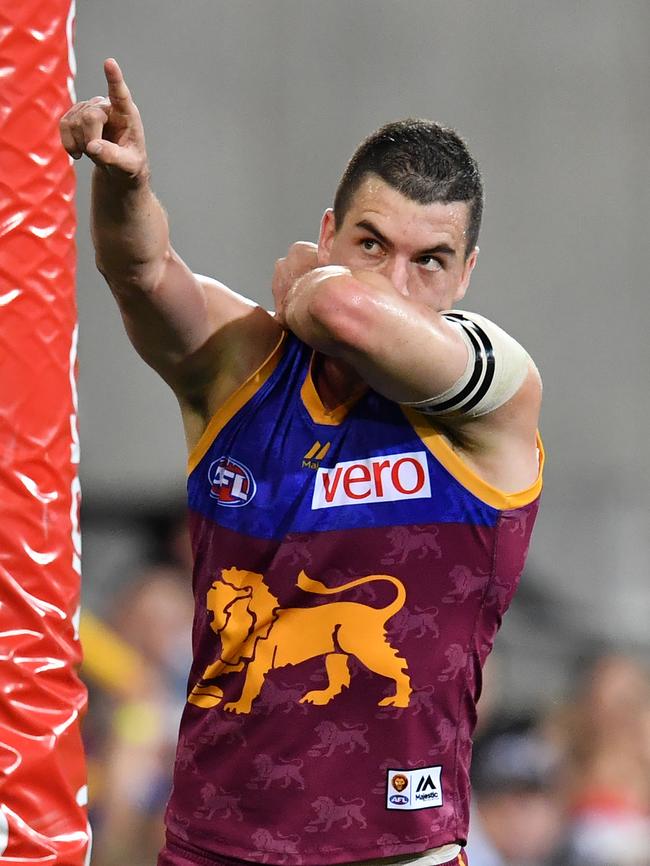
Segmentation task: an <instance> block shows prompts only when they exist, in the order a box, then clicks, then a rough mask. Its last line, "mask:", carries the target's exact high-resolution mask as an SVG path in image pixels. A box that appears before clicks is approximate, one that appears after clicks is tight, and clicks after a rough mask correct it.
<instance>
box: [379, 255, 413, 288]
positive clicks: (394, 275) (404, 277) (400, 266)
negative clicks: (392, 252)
mask: <svg viewBox="0 0 650 866" xmlns="http://www.w3.org/2000/svg"><path fill="white" fill-rule="evenodd" d="M384 274H385V276H386V277H388V279H389V280H390V281H391V283H392V284H393V285H394V286H395V288H396V289H397V291H398V292H399V293H400V295H405V296H407V295H408V293H409V290H408V281H409V261H408V259H406V258H403V257H402V256H390V257H389V258H388V259H387V261H386V268H385V271H384Z"/></svg>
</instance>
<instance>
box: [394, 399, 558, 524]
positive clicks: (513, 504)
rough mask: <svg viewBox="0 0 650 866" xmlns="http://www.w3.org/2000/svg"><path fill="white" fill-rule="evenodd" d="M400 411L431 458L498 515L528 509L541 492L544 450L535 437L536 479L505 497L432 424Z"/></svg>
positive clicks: (504, 494) (404, 409) (416, 414)
mask: <svg viewBox="0 0 650 866" xmlns="http://www.w3.org/2000/svg"><path fill="white" fill-rule="evenodd" d="M402 411H403V412H404V414H405V415H406V417H407V418H408V420H409V422H410V423H411V425H412V427H413V429H414V430H415V432H416V433H417V434H418V436H419V437H420V439H421V440H422V442H423V443H424V444H425V445H426V447H427V448H428V449H429V451H430V452H431V453H432V454H433V456H434V457H435V458H436V459H437V460H438V461H439V462H440V463H442V465H443V466H444V467H445V469H446V470H447V471H448V472H449V473H450V474H451V475H453V476H454V478H455V479H456V481H458V482H460V483H461V484H462V485H463V487H465V488H466V489H467V490H469V491H470V493H473V494H474V496H476V497H478V498H479V499H480V500H481V501H482V502H485V503H486V504H487V505H490V506H492V508H496V509H498V510H499V511H510V510H511V509H514V508H523V506H524V505H529V504H530V503H531V502H534V501H535V499H537V497H538V496H539V494H540V493H541V492H542V475H543V470H544V459H545V455H544V446H543V444H542V439H541V437H540V435H539V432H538V433H537V451H538V463H539V470H538V473H537V478H536V479H535V481H534V482H533V483H532V484H531V486H530V487H527V488H526V489H525V490H520V491H517V492H516V493H506V491H505V490H499V488H498V487H493V486H492V485H491V484H490V483H489V482H488V481H485V480H484V479H483V478H481V476H480V475H478V474H477V473H476V472H475V471H474V470H473V469H471V468H470V467H469V466H468V465H467V463H465V461H464V460H463V459H462V457H460V455H458V454H457V453H456V452H455V451H454V449H453V448H452V447H451V445H450V444H449V442H448V441H447V439H446V438H445V437H444V436H443V434H442V433H441V432H440V431H439V430H436V429H435V428H434V427H432V426H431V421H430V420H429V419H427V418H426V417H424V416H423V415H422V414H421V413H419V412H417V411H415V410H414V409H408V408H406V407H405V406H402Z"/></svg>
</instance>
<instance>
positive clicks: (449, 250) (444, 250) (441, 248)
mask: <svg viewBox="0 0 650 866" xmlns="http://www.w3.org/2000/svg"><path fill="white" fill-rule="evenodd" d="M355 225H356V227H357V228H359V229H364V230H365V231H367V232H369V233H370V234H371V235H374V237H376V238H377V240H378V241H379V242H380V243H381V244H383V245H384V246H385V247H387V248H388V249H393V246H394V244H393V243H392V241H389V240H388V238H387V237H385V236H384V235H383V234H382V233H381V232H380V231H379V229H378V228H377V226H375V225H373V224H372V223H371V222H370V220H360V221H359V222H358V223H356V224H355ZM441 254H442V255H448V256H455V255H456V250H455V249H454V248H453V247H450V246H449V244H437V246H435V247H429V248H427V249H425V250H420V251H419V252H418V253H416V258H421V257H422V256H432V255H441Z"/></svg>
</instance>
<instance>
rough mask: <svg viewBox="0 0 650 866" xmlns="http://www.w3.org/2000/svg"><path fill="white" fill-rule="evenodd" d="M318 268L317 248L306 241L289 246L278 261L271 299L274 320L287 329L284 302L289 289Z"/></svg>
mask: <svg viewBox="0 0 650 866" xmlns="http://www.w3.org/2000/svg"><path fill="white" fill-rule="evenodd" d="M317 267H318V247H317V246H316V244H312V243H309V242H308V241H297V242H296V243H295V244H291V246H290V247H289V250H288V252H287V254H286V256H285V257H284V258H283V259H278V260H277V262H276V263H275V269H274V271H273V298H274V300H275V318H276V321H277V322H279V323H280V324H281V325H282V326H283V327H287V321H286V301H287V294H288V292H289V289H290V288H291V287H292V286H293V284H294V283H295V282H296V280H298V279H300V277H302V276H304V275H305V274H306V273H309V271H313V270H314V268H317Z"/></svg>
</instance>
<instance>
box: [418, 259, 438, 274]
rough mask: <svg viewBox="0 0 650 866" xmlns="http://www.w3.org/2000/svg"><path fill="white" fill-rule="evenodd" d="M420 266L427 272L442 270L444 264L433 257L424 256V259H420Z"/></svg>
mask: <svg viewBox="0 0 650 866" xmlns="http://www.w3.org/2000/svg"><path fill="white" fill-rule="evenodd" d="M418 264H419V265H420V267H422V268H425V270H427V271H440V270H442V262H441V261H440V260H439V259H436V258H434V257H433V256H422V258H420V259H418Z"/></svg>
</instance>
